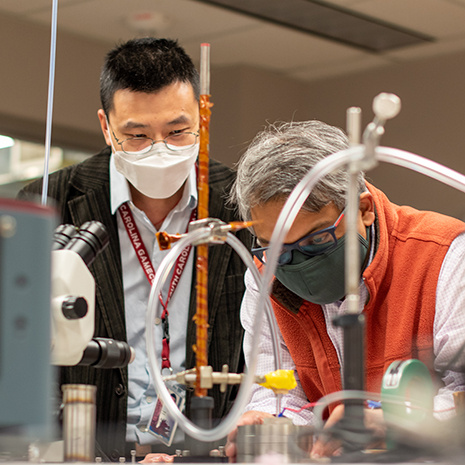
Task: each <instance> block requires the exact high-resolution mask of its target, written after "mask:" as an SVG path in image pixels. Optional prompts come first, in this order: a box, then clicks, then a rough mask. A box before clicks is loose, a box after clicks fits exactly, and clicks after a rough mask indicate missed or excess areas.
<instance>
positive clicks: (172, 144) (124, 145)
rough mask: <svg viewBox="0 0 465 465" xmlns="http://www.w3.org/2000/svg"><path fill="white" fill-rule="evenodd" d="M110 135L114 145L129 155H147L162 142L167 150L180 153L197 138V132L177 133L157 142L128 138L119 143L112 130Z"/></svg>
mask: <svg viewBox="0 0 465 465" xmlns="http://www.w3.org/2000/svg"><path fill="white" fill-rule="evenodd" d="M111 133H112V134H113V137H114V138H115V141H116V143H117V144H118V145H119V146H120V147H121V150H122V151H123V152H124V153H127V154H129V155H131V154H132V153H134V152H137V153H140V154H144V153H147V152H149V151H150V149H151V148H152V147H153V145H154V144H157V143H158V142H163V143H164V144H165V146H166V148H167V149H168V150H171V151H173V152H180V151H182V150H187V149H190V148H191V147H193V146H194V145H195V144H196V143H197V139H198V137H199V133H198V132H178V133H174V134H170V135H169V136H167V137H165V138H164V139H159V140H155V139H151V138H150V137H129V138H127V139H124V140H122V141H120V140H119V139H118V138H117V137H116V135H115V133H114V132H113V129H112V130H111Z"/></svg>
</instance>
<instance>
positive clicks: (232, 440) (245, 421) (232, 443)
mask: <svg viewBox="0 0 465 465" xmlns="http://www.w3.org/2000/svg"><path fill="white" fill-rule="evenodd" d="M271 417H273V415H271V414H270V413H265V412H259V411H258V410H249V411H248V412H245V413H244V415H242V416H241V418H239V421H238V422H237V425H236V428H234V429H233V430H232V431H231V432H230V433H229V434H228V441H227V443H226V447H225V452H226V456H227V457H229V463H235V462H236V455H237V448H236V436H237V427H238V426H242V425H261V424H262V423H263V419H264V418H271Z"/></svg>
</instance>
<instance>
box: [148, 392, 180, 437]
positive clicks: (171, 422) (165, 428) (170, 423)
mask: <svg viewBox="0 0 465 465" xmlns="http://www.w3.org/2000/svg"><path fill="white" fill-rule="evenodd" d="M167 387H168V391H169V393H170V395H171V397H172V398H173V400H174V402H175V403H176V405H177V406H178V409H179V410H180V411H181V412H184V404H185V403H186V390H185V388H184V387H183V386H181V385H179V384H170V385H168V386H167ZM177 426H178V422H177V421H176V420H175V419H174V418H173V417H172V416H171V415H170V414H169V413H168V410H167V409H166V408H165V406H164V405H163V403H162V402H161V400H160V398H157V402H156V404H155V409H154V411H153V415H152V419H151V420H150V422H149V424H148V430H149V432H150V433H152V434H153V435H154V436H155V437H157V438H158V440H159V441H160V442H162V443H163V444H165V445H166V446H171V443H172V442H173V438H174V435H175V433H176V428H177Z"/></svg>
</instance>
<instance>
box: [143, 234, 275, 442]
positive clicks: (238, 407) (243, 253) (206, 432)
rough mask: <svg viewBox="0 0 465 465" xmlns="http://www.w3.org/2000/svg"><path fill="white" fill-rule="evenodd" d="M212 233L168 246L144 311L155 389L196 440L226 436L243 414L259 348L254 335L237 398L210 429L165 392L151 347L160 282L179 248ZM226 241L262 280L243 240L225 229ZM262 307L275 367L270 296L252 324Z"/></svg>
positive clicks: (257, 323) (258, 319) (256, 321)
mask: <svg viewBox="0 0 465 465" xmlns="http://www.w3.org/2000/svg"><path fill="white" fill-rule="evenodd" d="M210 235H211V230H210V229H209V228H202V229H198V230H195V231H193V232H190V233H189V234H187V235H186V236H185V237H183V238H181V239H180V240H179V241H177V242H175V243H174V245H173V246H172V248H171V250H170V251H169V252H168V254H167V255H166V257H165V258H164V259H163V261H162V262H161V264H160V266H159V268H158V270H157V273H156V276H155V280H154V282H153V284H152V289H151V291H150V297H149V302H148V308H147V315H146V331H145V335H146V346H147V356H148V359H149V368H150V372H151V375H152V378H153V380H154V384H155V389H156V392H157V394H158V396H159V397H160V398H161V401H162V402H163V405H164V406H165V407H166V408H167V410H168V411H169V413H170V415H171V416H172V417H173V418H175V419H176V421H177V422H178V424H179V426H180V427H181V428H182V430H183V431H184V432H185V433H186V434H188V435H189V436H191V437H193V438H194V439H197V440H198V441H204V442H208V441H216V440H218V439H221V438H223V437H225V436H226V435H227V434H228V433H229V432H230V431H232V430H233V428H234V427H235V426H236V423H237V421H238V420H239V417H240V416H241V415H242V413H243V411H244V408H245V405H246V404H247V402H248V400H249V392H250V389H251V387H252V384H253V381H254V374H255V369H256V360H257V355H258V350H259V342H258V341H259V338H254V345H253V347H252V354H251V362H250V364H249V366H248V369H247V374H246V376H245V378H244V381H243V382H242V384H241V387H240V389H239V393H238V395H237V398H236V401H235V402H234V405H233V407H232V409H231V411H230V412H229V413H228V415H227V416H226V417H225V418H224V419H223V420H222V421H221V422H220V423H219V424H218V426H216V427H215V428H212V429H203V428H200V427H199V426H197V425H196V424H194V423H193V422H192V421H190V420H189V419H188V418H186V417H185V416H184V414H183V413H181V412H180V410H179V409H178V407H177V406H176V404H175V402H174V401H173V399H172V397H171V395H170V393H169V392H168V390H167V388H166V386H165V383H164V381H163V377H162V373H161V366H160V363H159V361H158V360H157V357H156V355H155V351H154V347H155V341H154V337H153V324H154V323H153V322H154V321H155V315H157V313H156V312H157V310H159V305H160V304H159V299H158V295H159V294H160V292H161V290H162V288H163V284H164V283H165V282H166V280H167V279H168V276H169V273H170V271H171V269H172V267H173V265H174V263H175V260H176V258H177V257H178V255H179V254H180V253H181V251H182V250H183V249H184V248H185V247H187V246H188V245H191V244H195V243H198V242H202V241H207V239H208V238H209V237H210ZM226 243H227V244H228V245H230V246H231V247H232V248H233V249H234V250H235V251H236V252H237V253H238V255H239V256H240V257H241V259H242V261H243V262H244V263H245V265H246V266H247V267H248V268H249V269H250V270H251V272H252V275H253V277H254V279H255V281H256V282H257V283H259V282H260V280H261V275H260V272H259V271H258V269H257V267H256V265H255V263H254V261H253V259H252V257H251V255H250V252H249V250H248V249H247V248H246V247H245V246H244V244H242V242H241V241H240V240H239V239H237V238H236V237H235V236H234V235H233V234H231V233H228V234H227V238H226ZM263 309H264V311H265V312H267V317H268V320H269V324H270V328H271V331H272V335H271V336H272V341H273V351H274V355H275V366H276V369H277V370H278V369H279V368H280V366H281V360H280V354H279V347H278V337H277V325H276V320H275V319H274V314H273V311H272V308H271V305H270V302H269V300H268V299H267V300H265V301H264V303H263V304H262V306H261V307H257V312H256V315H255V319H254V327H256V328H260V327H261V322H262V318H263Z"/></svg>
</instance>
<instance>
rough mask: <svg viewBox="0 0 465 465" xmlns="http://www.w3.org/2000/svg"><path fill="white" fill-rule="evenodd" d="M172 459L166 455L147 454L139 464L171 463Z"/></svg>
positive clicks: (171, 456)
mask: <svg viewBox="0 0 465 465" xmlns="http://www.w3.org/2000/svg"><path fill="white" fill-rule="evenodd" d="M173 457H174V456H173V455H168V454H147V455H146V456H145V457H144V460H141V461H140V462H139V463H172V462H173Z"/></svg>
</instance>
